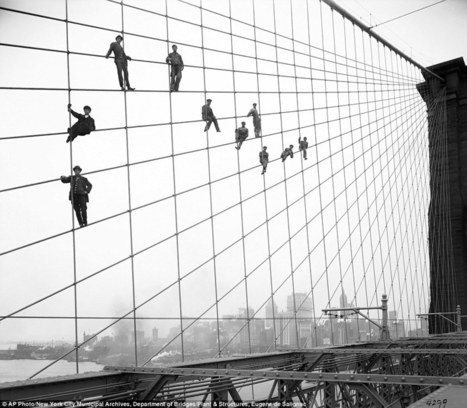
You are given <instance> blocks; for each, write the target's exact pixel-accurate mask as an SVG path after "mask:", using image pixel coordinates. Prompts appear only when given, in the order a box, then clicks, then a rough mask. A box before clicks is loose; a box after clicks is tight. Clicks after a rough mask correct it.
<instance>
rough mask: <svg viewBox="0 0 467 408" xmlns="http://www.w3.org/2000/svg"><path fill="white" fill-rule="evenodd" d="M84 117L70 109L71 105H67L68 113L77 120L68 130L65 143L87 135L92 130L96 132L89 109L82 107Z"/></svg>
mask: <svg viewBox="0 0 467 408" xmlns="http://www.w3.org/2000/svg"><path fill="white" fill-rule="evenodd" d="M83 111H84V115H82V114H81V113H77V112H75V111H74V110H73V109H71V103H69V104H68V112H70V113H71V114H72V115H73V116H74V117H75V118H77V119H78V122H76V123H75V124H74V125H73V126H72V127H71V128H68V138H67V139H66V142H67V143H68V142H72V141H73V140H75V138H76V137H77V136H85V135H89V133H91V132H92V131H93V130H96V125H95V123H94V119H93V118H91V116H89V115H90V113H91V107H90V106H88V105H86V106H85V107H83Z"/></svg>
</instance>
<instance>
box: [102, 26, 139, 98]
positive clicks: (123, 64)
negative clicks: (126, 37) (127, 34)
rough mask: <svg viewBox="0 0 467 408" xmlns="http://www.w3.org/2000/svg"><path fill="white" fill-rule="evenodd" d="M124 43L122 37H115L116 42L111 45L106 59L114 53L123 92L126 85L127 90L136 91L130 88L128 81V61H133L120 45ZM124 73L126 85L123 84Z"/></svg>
mask: <svg viewBox="0 0 467 408" xmlns="http://www.w3.org/2000/svg"><path fill="white" fill-rule="evenodd" d="M122 41H123V37H122V36H121V35H117V36H116V37H115V42H113V43H111V44H110V48H109V51H107V54H106V55H105V58H109V56H110V54H111V53H112V52H113V53H114V56H115V65H116V66H117V74H118V82H119V83H120V88H122V91H124V90H125V84H126V86H127V89H128V90H129V91H134V90H135V88H132V87H131V86H130V80H129V79H128V61H131V57H130V56H129V55H126V54H125V51H124V50H123V47H122V46H121V45H120V43H121V42H122ZM122 71H123V75H124V76H125V83H124V82H123V77H122Z"/></svg>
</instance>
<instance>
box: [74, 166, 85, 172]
mask: <svg viewBox="0 0 467 408" xmlns="http://www.w3.org/2000/svg"><path fill="white" fill-rule="evenodd" d="M73 170H79V171H83V169H82V168H81V167H79V166H75V167H73Z"/></svg>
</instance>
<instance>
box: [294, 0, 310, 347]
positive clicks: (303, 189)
mask: <svg viewBox="0 0 467 408" xmlns="http://www.w3.org/2000/svg"><path fill="white" fill-rule="evenodd" d="M289 4H290V17H291V27H292V38H295V36H294V29H293V28H294V19H293V6H292V0H290V1H289ZM306 5H307V17H306V18H307V22H308V25H309V15H308V2H307V3H306ZM308 45H309V44H308ZM292 55H293V65H294V76H295V101H296V103H297V123H298V135H299V137H300V138H301V136H302V133H301V128H302V127H301V122H300V100H299V97H298V80H297V65H296V59H295V44H294V43H293V42H292ZM310 78H312V73H311V67H310ZM313 109H314V106H313ZM298 147H300V146H298ZM298 153H299V156H300V166H301V169H302V170H301V176H302V177H301V179H302V193H303V215H304V218H305V233H306V248H307V253H308V257H307V261H308V270H309V272H310V288H311V301H312V302H311V303H312V305H313V310H306V309H304V312H312V313H313V317H312V319H313V322H314V321H315V320H314V316H315V308H314V290H313V275H312V271H311V259H310V231H309V227H308V210H307V197H306V193H305V192H306V189H305V173H304V171H303V169H304V161H303V159H302V152H301V151H300V149H299V151H298ZM307 299H308V296H307V297H306V298H305V299H304V300H303V301H302V303H304V302H305V301H306V300H307ZM301 306H302V304H301V305H299V308H300V307H301ZM314 331H315V333H316V330H314ZM306 342H307V343H308V338H307V339H306ZM306 345H307V344H306Z"/></svg>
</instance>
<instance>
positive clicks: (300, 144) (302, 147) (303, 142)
mask: <svg viewBox="0 0 467 408" xmlns="http://www.w3.org/2000/svg"><path fill="white" fill-rule="evenodd" d="M306 149H308V142H307V141H306V137H304V138H303V140H302V137H301V136H299V137H298V150H300V151H301V152H303V158H304V159H305V160H307V157H306Z"/></svg>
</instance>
